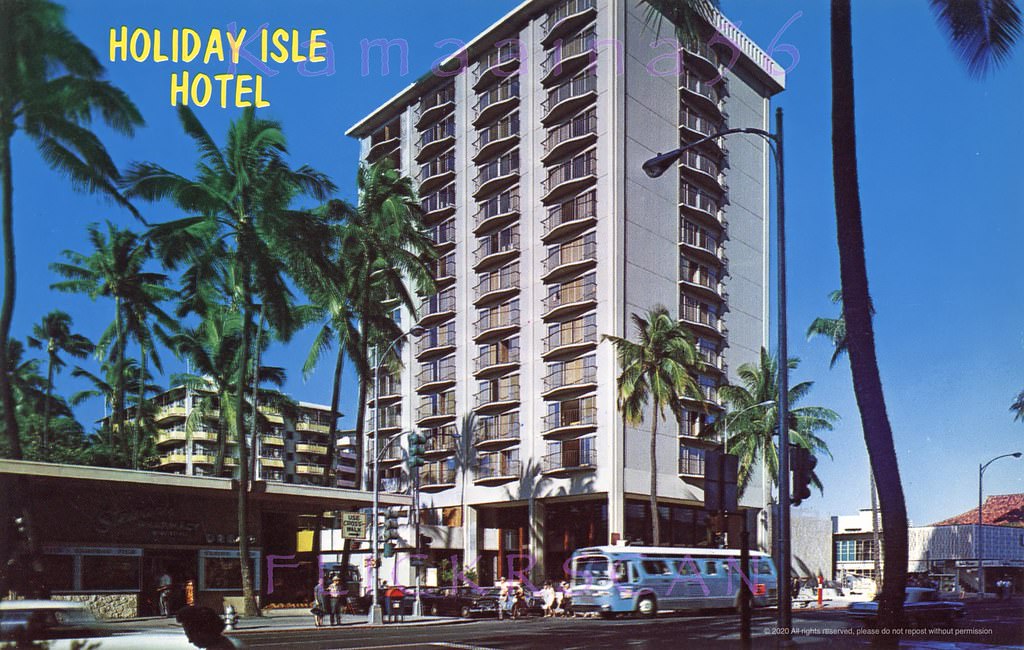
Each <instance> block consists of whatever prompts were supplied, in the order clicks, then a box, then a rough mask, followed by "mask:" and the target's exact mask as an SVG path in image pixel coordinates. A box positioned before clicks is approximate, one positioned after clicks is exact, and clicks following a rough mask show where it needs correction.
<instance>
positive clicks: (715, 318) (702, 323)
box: [679, 304, 728, 336]
mask: <svg viewBox="0 0 1024 650" xmlns="http://www.w3.org/2000/svg"><path fill="white" fill-rule="evenodd" d="M679 320H681V321H683V322H684V323H686V324H687V325H690V326H691V327H693V328H695V332H696V333H697V334H704V333H711V334H715V335H718V336H725V335H726V333H727V332H728V330H726V329H725V325H724V324H723V321H722V318H721V316H719V315H718V314H716V313H715V312H713V311H711V310H709V309H706V308H704V309H702V308H701V307H700V305H694V304H680V306H679Z"/></svg>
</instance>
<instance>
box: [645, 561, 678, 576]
mask: <svg viewBox="0 0 1024 650" xmlns="http://www.w3.org/2000/svg"><path fill="white" fill-rule="evenodd" d="M640 564H641V565H643V567H644V573H646V574H647V575H649V576H668V575H672V570H671V569H669V568H668V564H667V563H666V562H665V561H664V560H643V561H642V562H641V563H640Z"/></svg>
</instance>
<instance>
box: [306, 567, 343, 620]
mask: <svg viewBox="0 0 1024 650" xmlns="http://www.w3.org/2000/svg"><path fill="white" fill-rule="evenodd" d="M346 596H347V593H346V592H345V588H344V586H343V585H342V584H341V576H338V575H336V574H335V575H333V576H332V577H331V580H330V582H328V583H326V584H325V581H324V579H323V578H320V580H319V581H317V583H316V586H315V587H313V610H312V612H313V622H314V623H315V624H316V626H317V627H321V626H323V624H324V616H329V620H330V624H331V625H341V613H342V612H343V611H344V610H345V605H346V603H347V598H346Z"/></svg>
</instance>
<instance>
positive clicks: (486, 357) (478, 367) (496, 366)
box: [473, 343, 519, 378]
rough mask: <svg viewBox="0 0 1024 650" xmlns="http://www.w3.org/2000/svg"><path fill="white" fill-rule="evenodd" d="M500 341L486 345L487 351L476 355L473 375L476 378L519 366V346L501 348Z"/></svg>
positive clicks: (501, 372)
mask: <svg viewBox="0 0 1024 650" xmlns="http://www.w3.org/2000/svg"><path fill="white" fill-rule="evenodd" d="M498 346H500V343H497V344H495V345H491V346H488V348H487V351H486V352H483V353H481V354H478V355H477V356H476V359H475V360H474V362H473V375H474V376H476V377H478V378H483V377H493V376H495V375H500V374H503V373H505V372H508V371H509V370H514V369H515V368H518V367H519V346H518V345H517V346H516V347H512V348H501V347H498Z"/></svg>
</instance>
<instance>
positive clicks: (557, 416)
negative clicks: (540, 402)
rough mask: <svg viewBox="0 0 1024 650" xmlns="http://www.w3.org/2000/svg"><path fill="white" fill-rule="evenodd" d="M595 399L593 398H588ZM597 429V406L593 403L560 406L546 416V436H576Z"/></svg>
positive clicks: (555, 437)
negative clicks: (566, 406)
mask: <svg viewBox="0 0 1024 650" xmlns="http://www.w3.org/2000/svg"><path fill="white" fill-rule="evenodd" d="M587 399H588V400H589V401H593V398H587ZM595 429H597V407H596V406H594V405H593V404H591V405H585V406H578V405H574V406H573V407H568V408H560V410H558V411H555V412H554V413H548V414H547V415H545V416H544V432H543V435H544V437H545V438H551V439H556V440H557V439H565V438H575V437H577V436H580V435H582V434H584V433H590V432H591V431H594V430H595Z"/></svg>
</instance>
